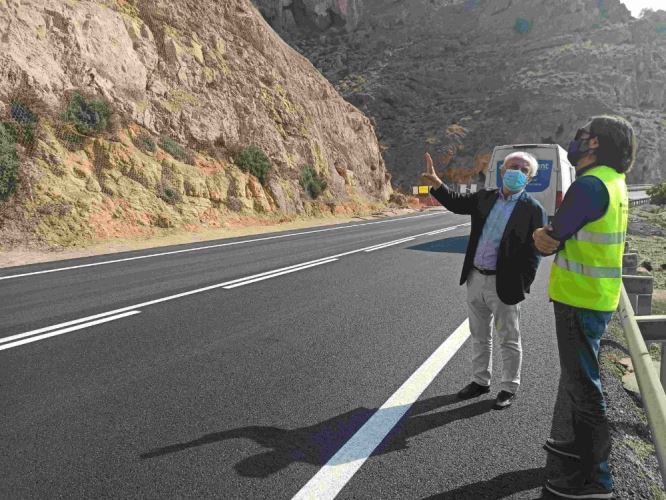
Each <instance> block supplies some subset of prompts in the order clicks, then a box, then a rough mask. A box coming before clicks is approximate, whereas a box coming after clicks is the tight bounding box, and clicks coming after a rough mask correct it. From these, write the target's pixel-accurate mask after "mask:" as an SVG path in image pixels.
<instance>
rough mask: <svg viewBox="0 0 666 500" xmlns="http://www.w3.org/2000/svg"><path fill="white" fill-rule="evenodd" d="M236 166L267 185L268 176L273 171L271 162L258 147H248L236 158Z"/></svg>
mask: <svg viewBox="0 0 666 500" xmlns="http://www.w3.org/2000/svg"><path fill="white" fill-rule="evenodd" d="M236 165H238V167H239V168H240V169H241V170H242V171H244V172H249V173H251V174H252V175H254V176H255V177H256V178H257V179H259V182H261V183H262V184H265V182H266V176H267V175H268V172H269V171H270V169H271V161H270V160H269V159H268V157H267V156H266V154H265V153H264V152H263V151H262V150H261V149H259V148H258V147H257V146H248V147H246V148H245V149H243V151H241V152H240V153H239V155H238V157H237V158H236Z"/></svg>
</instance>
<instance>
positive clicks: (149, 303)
mask: <svg viewBox="0 0 666 500" xmlns="http://www.w3.org/2000/svg"><path fill="white" fill-rule="evenodd" d="M464 226H469V223H468V222H467V223H464V224H458V225H456V226H451V227H449V228H445V229H447V230H453V229H458V228H461V227H464ZM427 235H430V233H421V234H417V235H414V236H410V237H409V239H410V240H411V239H414V238H418V237H420V236H427ZM389 243H391V244H393V243H394V242H389ZM385 244H386V243H380V244H379V245H372V246H370V247H363V248H358V249H356V250H350V251H349V252H343V253H339V254H336V255H330V256H328V257H322V258H321V259H317V260H311V261H308V262H301V263H300V264H294V265H293V266H288V267H282V268H279V269H273V270H271V271H265V272H263V273H259V274H253V275H251V276H245V277H243V278H237V279H234V280H230V281H225V282H224V283H217V284H215V285H210V286H206V287H203V288H196V289H194V290H189V291H187V292H182V293H178V294H175V295H169V296H167V297H162V298H159V299H155V300H149V301H147V302H141V303H140V304H134V305H131V306H127V307H121V308H120V309H114V310H112V311H107V312H105V313H100V314H95V315H92V316H86V317H85V318H79V319H75V320H72V321H67V322H65V323H59V324H57V325H52V326H47V327H44V328H39V329H37V330H31V331H29V332H24V333H19V334H16V335H12V336H10V337H5V338H0V346H1V345H2V344H4V343H6V342H10V341H12V340H15V339H20V338H25V337H30V336H33V335H37V334H39V333H43V332H48V331H51V330H57V329H59V328H63V327H69V326H70V325H76V324H79V323H84V322H86V321H91V320H96V319H98V318H104V317H107V316H111V315H113V314H121V313H124V312H126V311H131V310H133V309H139V308H144V307H148V306H152V305H155V304H159V303H161V302H167V301H169V300H175V299H180V298H182V297H187V296H189V295H194V294H197V293H203V292H208V291H211V290H215V289H216V288H226V287H229V288H234V287H232V286H230V285H234V284H236V283H244V284H249V283H252V282H256V281H260V280H258V279H255V278H260V277H262V276H267V277H272V276H273V275H275V276H278V275H279V274H287V273H286V272H283V271H287V270H289V269H295V270H298V269H300V268H303V269H305V266H307V267H312V266H311V265H310V264H312V265H317V263H319V262H321V263H328V262H333V261H334V260H337V259H339V258H340V257H344V256H346V255H352V254H355V253H359V252H363V251H365V250H368V249H372V248H375V247H377V246H383V245H385ZM252 280H253V281H252ZM246 282H247V283H246ZM44 338H46V337H44Z"/></svg>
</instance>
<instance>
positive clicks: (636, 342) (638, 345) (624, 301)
mask: <svg viewBox="0 0 666 500" xmlns="http://www.w3.org/2000/svg"><path fill="white" fill-rule="evenodd" d="M618 312H619V313H620V321H621V322H622V327H623V328H624V332H625V334H626V337H627V345H628V347H629V354H630V355H631V362H632V364H633V366H634V372H635V373H636V380H637V381H638V388H639V391H640V393H641V399H642V400H643V405H644V407H645V413H646V414H647V419H648V424H649V426H650V431H651V432H652V439H653V441H654V447H655V451H656V453H657V459H658V461H659V468H660V470H661V480H662V482H663V484H664V487H666V393H665V392H664V386H662V384H661V383H660V381H659V378H658V377H657V371H656V370H655V369H654V365H653V364H652V357H651V356H650V351H648V348H647V346H646V345H645V340H644V339H643V335H642V334H641V330H640V328H639V326H638V322H637V317H636V316H634V310H633V307H632V305H631V301H630V299H629V295H628V294H627V290H626V289H625V287H624V285H622V290H621V296H620V305H619V306H618ZM639 318H640V319H641V321H642V322H643V321H645V318H658V316H643V317H639ZM665 319H666V318H665ZM658 337H659V338H658V339H650V340H663V341H665V342H666V331H664V330H661V332H660V335H658ZM663 346H664V344H662V360H661V366H662V370H661V371H662V375H663V374H664V368H663V367H664V364H666V359H664V357H663V354H665V351H666V349H664V347H663Z"/></svg>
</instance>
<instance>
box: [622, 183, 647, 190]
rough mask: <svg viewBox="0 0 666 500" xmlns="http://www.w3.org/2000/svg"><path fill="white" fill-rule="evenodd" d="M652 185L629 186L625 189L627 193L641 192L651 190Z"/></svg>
mask: <svg viewBox="0 0 666 500" xmlns="http://www.w3.org/2000/svg"><path fill="white" fill-rule="evenodd" d="M651 187H652V184H629V185H628V186H627V189H628V190H629V191H643V190H644V189H648V188H651Z"/></svg>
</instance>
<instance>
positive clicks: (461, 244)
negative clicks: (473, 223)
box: [407, 236, 469, 254]
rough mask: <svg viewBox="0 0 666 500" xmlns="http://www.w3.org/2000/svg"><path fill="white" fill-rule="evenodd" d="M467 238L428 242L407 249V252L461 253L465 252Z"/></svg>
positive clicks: (458, 237) (460, 237)
mask: <svg viewBox="0 0 666 500" xmlns="http://www.w3.org/2000/svg"><path fill="white" fill-rule="evenodd" d="M468 242H469V236H454V237H453V238H443V239H441V240H435V241H429V242H427V243H421V244H420V245H413V246H411V247H407V249H408V250H421V251H422V252H441V253H461V254H464V253H465V252H466V251H467V244H468Z"/></svg>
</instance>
